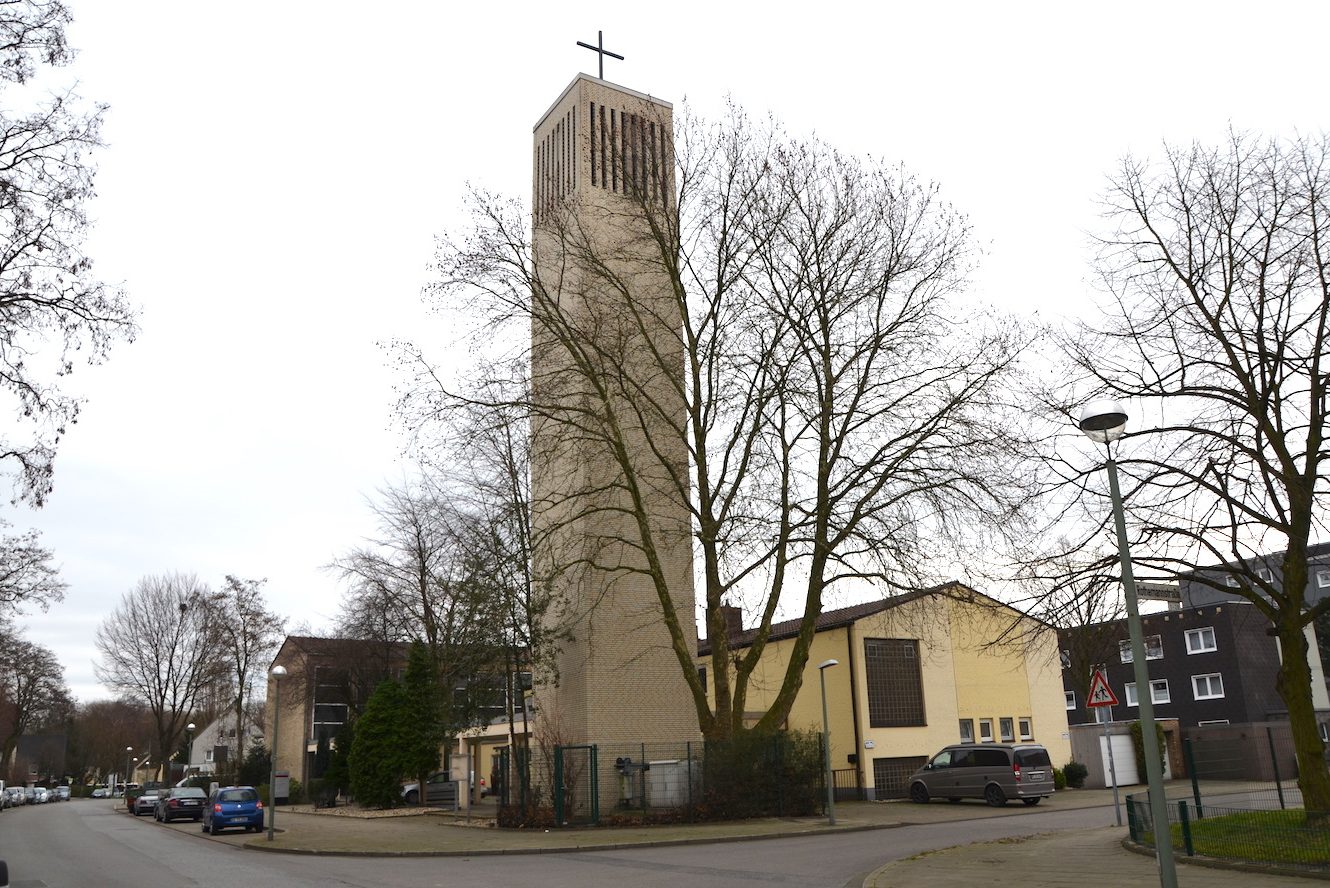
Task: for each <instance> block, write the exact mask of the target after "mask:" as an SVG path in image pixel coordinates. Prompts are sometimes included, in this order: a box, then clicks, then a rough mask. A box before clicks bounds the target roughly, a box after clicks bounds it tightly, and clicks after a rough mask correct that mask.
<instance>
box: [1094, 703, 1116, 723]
mask: <svg viewBox="0 0 1330 888" xmlns="http://www.w3.org/2000/svg"><path fill="white" fill-rule="evenodd" d="M1112 720H1113V707H1112V706H1096V707H1095V708H1094V723H1095V724H1097V725H1102V724H1104V723H1105V722H1111V721H1112Z"/></svg>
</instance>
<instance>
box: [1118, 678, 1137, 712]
mask: <svg viewBox="0 0 1330 888" xmlns="http://www.w3.org/2000/svg"><path fill="white" fill-rule="evenodd" d="M1124 690H1125V691H1126V693H1124V694H1123V695H1122V699H1123V700H1125V701H1126V703H1127V705H1128V706H1140V705H1141V704H1140V701H1139V700H1137V699H1136V682H1134V681H1129V682H1127V685H1126V687H1125V688H1124Z"/></svg>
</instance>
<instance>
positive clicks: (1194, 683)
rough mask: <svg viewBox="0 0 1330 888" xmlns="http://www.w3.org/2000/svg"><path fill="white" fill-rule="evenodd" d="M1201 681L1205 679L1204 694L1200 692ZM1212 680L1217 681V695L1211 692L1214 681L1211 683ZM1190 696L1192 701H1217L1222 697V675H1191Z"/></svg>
mask: <svg viewBox="0 0 1330 888" xmlns="http://www.w3.org/2000/svg"><path fill="white" fill-rule="evenodd" d="M1201 679H1205V688H1206V692H1205V693H1204V694H1202V693H1201V692H1200V691H1201V685H1200V681H1201ZM1212 679H1214V680H1217V683H1218V685H1219V693H1217V694H1216V693H1214V692H1213V691H1214V685H1215V684H1216V681H1212ZM1191 694H1192V699H1195V700H1219V699H1221V698H1223V696H1224V676H1223V674H1222V673H1219V672H1205V673H1202V674H1200V675H1193V676H1192V677H1191Z"/></svg>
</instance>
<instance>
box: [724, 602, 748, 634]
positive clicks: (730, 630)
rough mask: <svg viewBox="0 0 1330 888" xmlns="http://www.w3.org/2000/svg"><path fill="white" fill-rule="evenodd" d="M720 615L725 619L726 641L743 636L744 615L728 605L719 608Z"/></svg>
mask: <svg viewBox="0 0 1330 888" xmlns="http://www.w3.org/2000/svg"><path fill="white" fill-rule="evenodd" d="M720 615H721V616H722V617H724V618H725V637H726V638H728V639H733V638H736V637H737V636H739V635H741V634H743V631H744V615H743V611H741V610H740V609H739V608H737V607H733V606H731V605H728V604H722V605H721V606H720Z"/></svg>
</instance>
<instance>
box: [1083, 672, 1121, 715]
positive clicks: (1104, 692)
mask: <svg viewBox="0 0 1330 888" xmlns="http://www.w3.org/2000/svg"><path fill="white" fill-rule="evenodd" d="M1085 705H1086V706H1117V705H1118V698H1117V695H1116V694H1114V693H1113V689H1112V688H1110V687H1109V686H1108V678H1106V677H1105V676H1104V671H1103V670H1102V669H1096V670H1095V671H1094V677H1093V678H1091V679H1090V697H1089V699H1087V700H1086V701H1085Z"/></svg>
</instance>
